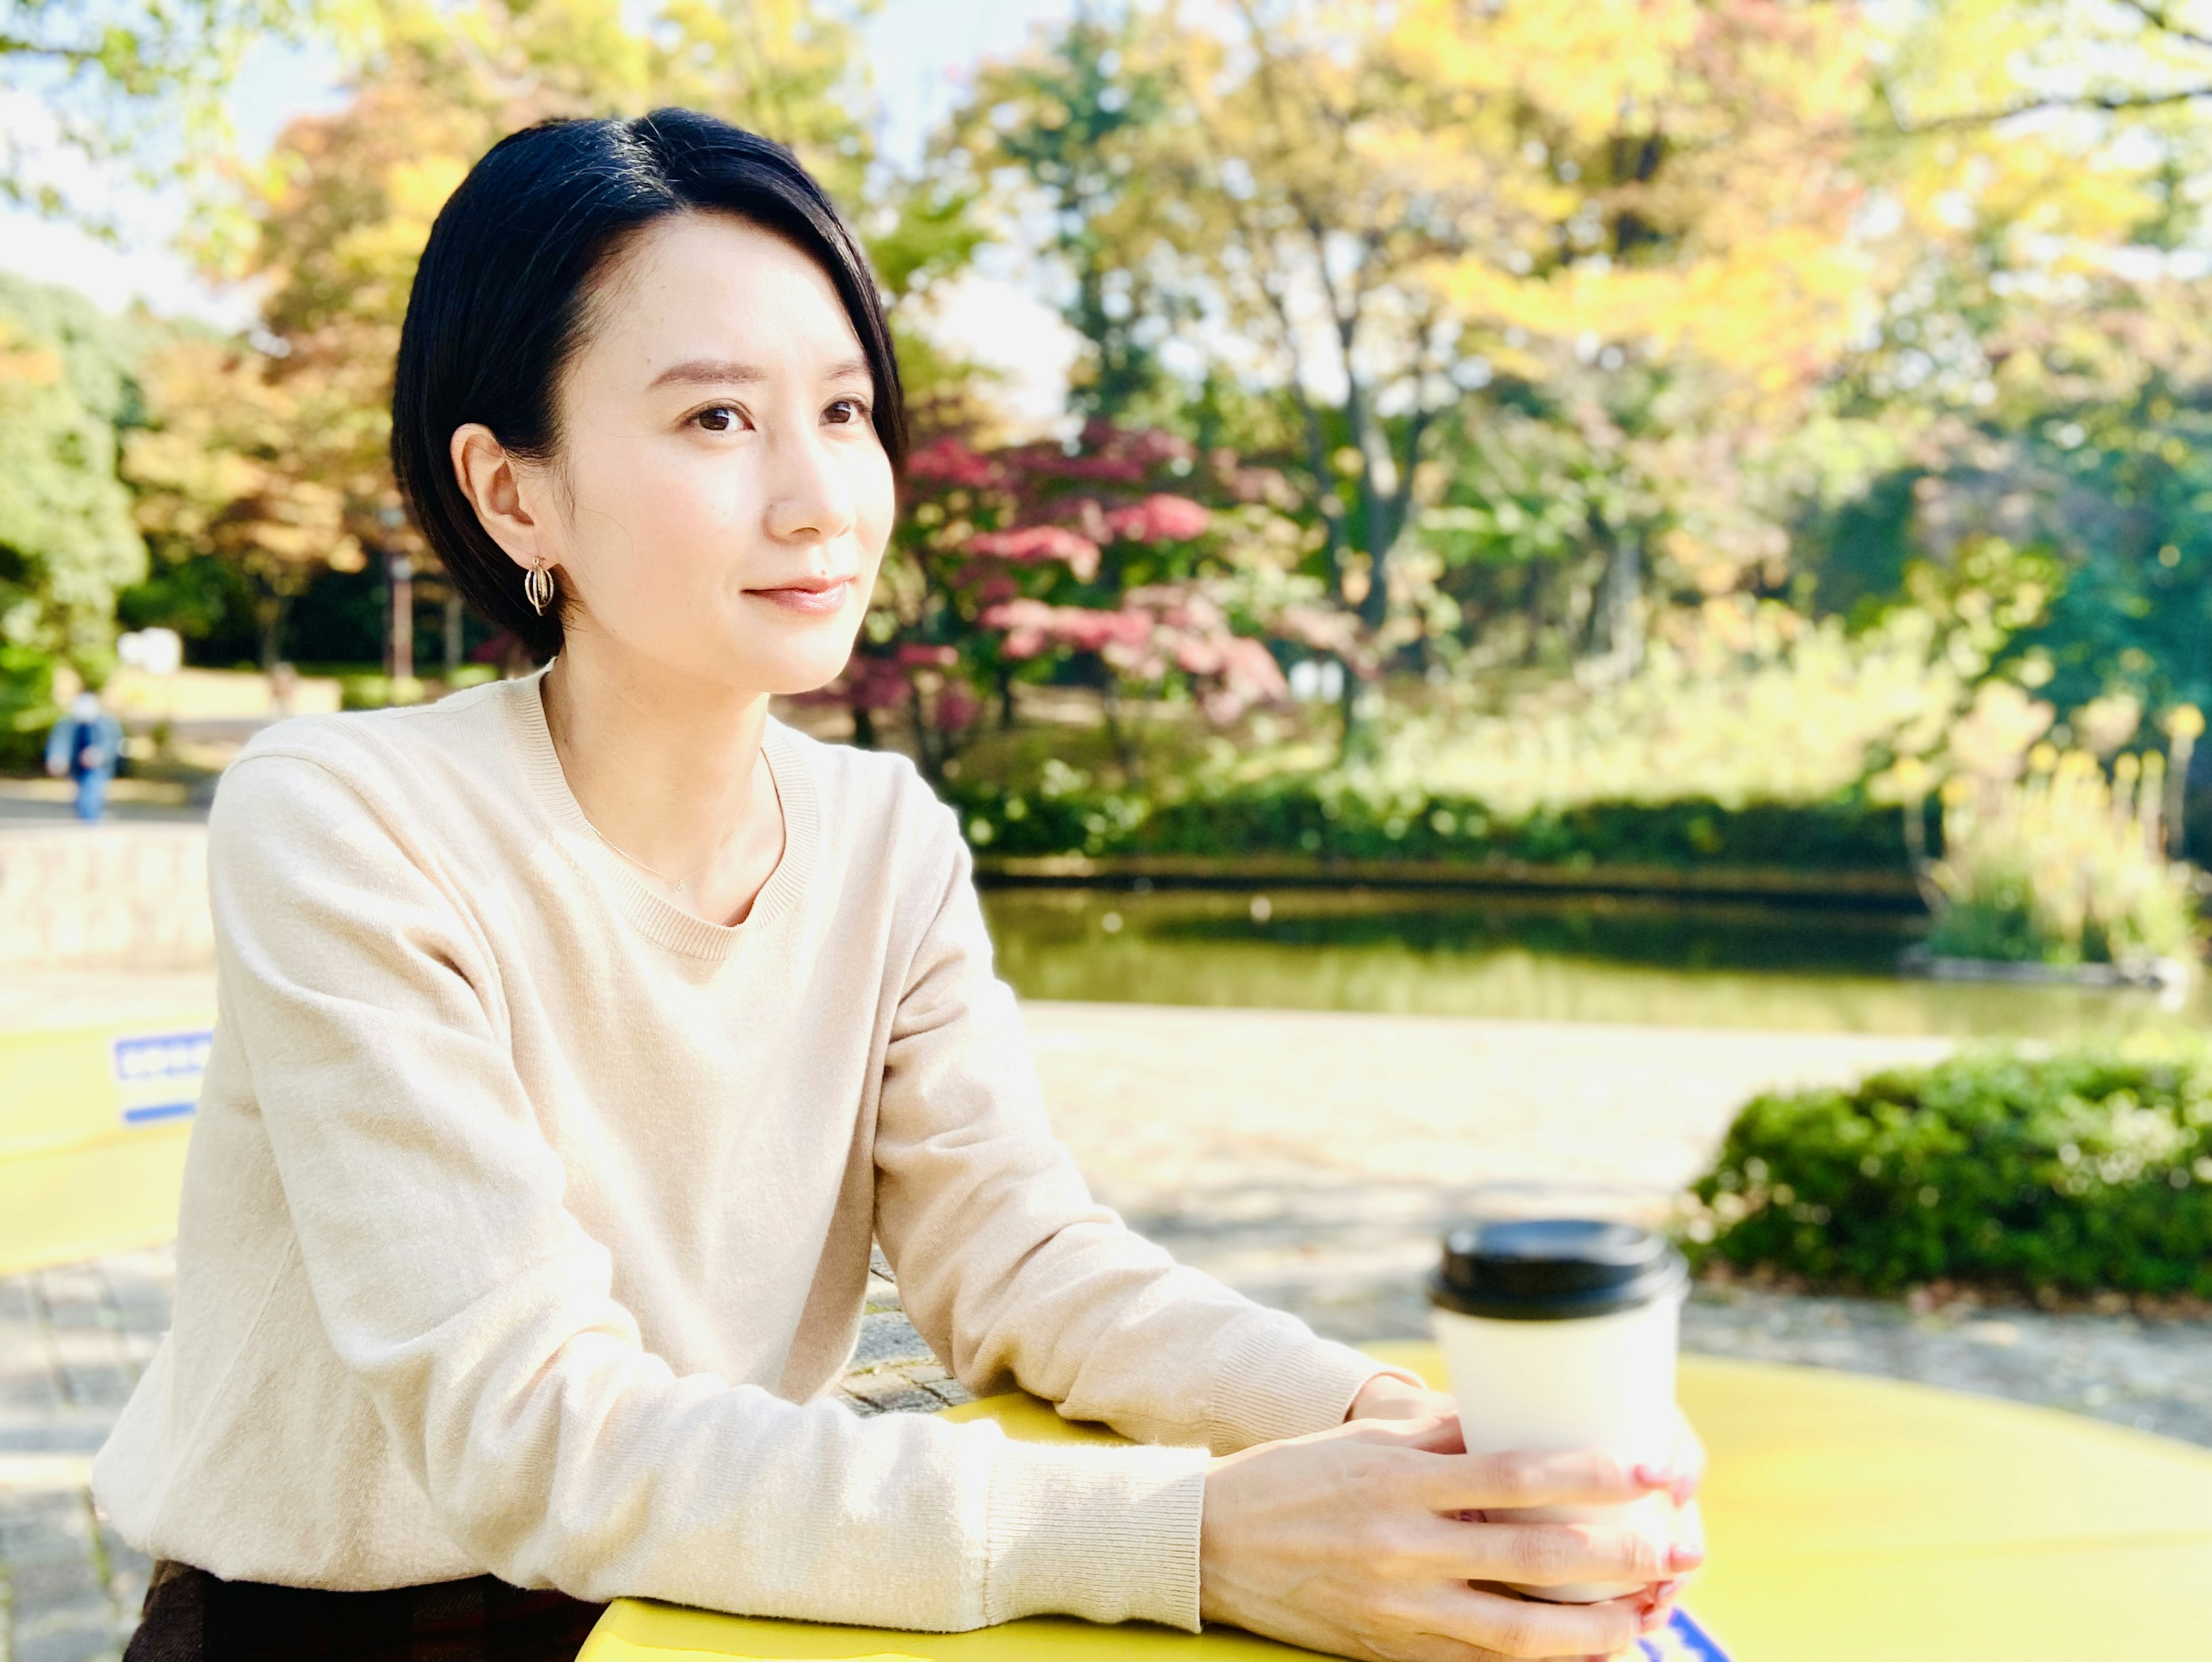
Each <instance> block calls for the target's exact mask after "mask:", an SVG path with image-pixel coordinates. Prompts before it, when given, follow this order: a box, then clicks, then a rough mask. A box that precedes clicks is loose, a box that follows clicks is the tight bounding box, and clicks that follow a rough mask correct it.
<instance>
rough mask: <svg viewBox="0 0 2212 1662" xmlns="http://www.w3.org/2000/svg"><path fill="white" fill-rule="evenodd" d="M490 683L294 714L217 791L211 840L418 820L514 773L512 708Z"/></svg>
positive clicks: (512, 693)
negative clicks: (265, 828)
mask: <svg viewBox="0 0 2212 1662" xmlns="http://www.w3.org/2000/svg"><path fill="white" fill-rule="evenodd" d="M525 691H529V692H532V693H533V694H534V688H533V687H532V685H531V684H530V683H529V682H526V681H506V682H499V681H495V682H491V683H489V684H488V685H483V686H477V687H471V688H469V689H467V690H466V691H462V692H457V693H453V694H451V695H449V696H448V697H445V698H441V699H440V700H439V701H438V702H437V703H435V704H417V705H410V706H404V707H399V708H394V709H376V710H351V711H347V712H345V713H343V714H342V715H295V716H292V717H290V718H289V719H288V720H285V721H278V722H276V723H274V724H272V725H271V726H269V727H266V728H263V729H262V730H261V731H260V732H259V733H258V734H255V735H254V736H253V737H252V739H251V740H248V741H247V743H246V746H245V747H244V748H243V749H242V750H241V751H240V752H239V755H238V758H237V760H235V761H234V762H233V763H232V764H231V765H230V767H229V769H228V770H227V771H226V772H225V773H224V775H223V777H222V783H221V784H220V785H219V786H218V787H217V788H216V807H215V813H214V815H213V822H214V823H213V825H212V826H211V828H210V829H211V831H213V832H214V833H215V834H217V835H221V834H222V831H224V830H225V829H226V828H228V829H230V830H232V831H234V833H235V832H236V831H240V830H245V829H249V828H251V827H252V826H257V825H266V824H268V823H269V822H270V821H271V820H277V821H282V820H288V819H295V818H298V817H300V816H302V815H306V816H309V817H327V816H328V815H330V814H331V813H346V814H347V815H348V816H349V817H360V816H361V814H362V811H363V810H366V811H367V813H368V816H369V817H374V818H381V817H384V816H386V815H387V814H388V815H395V816H398V817H401V818H408V819H412V818H419V817H421V816H422V815H423V814H425V813H439V812H441V811H443V810H451V809H454V808H459V807H462V806H463V804H464V803H465V801H466V800H467V799H468V798H470V797H471V796H474V795H476V794H478V793H479V792H481V791H483V789H485V788H488V787H489V788H498V786H497V782H498V781H500V780H501V779H503V778H504V776H506V775H507V773H508V772H509V771H510V770H512V768H513V752H514V742H513V735H512V733H511V731H510V728H511V726H512V723H513V719H514V715H515V709H514V703H515V700H516V699H517V698H518V697H520V695H521V694H522V693H523V692H525Z"/></svg>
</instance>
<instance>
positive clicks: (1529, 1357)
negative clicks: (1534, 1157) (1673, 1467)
mask: <svg viewBox="0 0 2212 1662" xmlns="http://www.w3.org/2000/svg"><path fill="white" fill-rule="evenodd" d="M1689 1285H1690V1279H1689V1270H1688V1267H1687V1266H1686V1264H1685V1263H1683V1261H1682V1255H1681V1254H1680V1253H1679V1252H1677V1251H1675V1250H1674V1247H1673V1246H1671V1245H1668V1243H1667V1241H1666V1240H1664V1239H1662V1238H1661V1237H1660V1236H1658V1235H1656V1234H1654V1233H1652V1232H1651V1231H1650V1230H1648V1229H1639V1228H1638V1227H1636V1226H1635V1225H1633V1224H1627V1223H1603V1222H1597V1221H1589V1220H1583V1219H1575V1218H1516V1219H1510V1220H1498V1221H1490V1222H1480V1223H1469V1224H1466V1225H1463V1226H1462V1227H1459V1228H1456V1229H1455V1230H1453V1231H1452V1232H1451V1233H1449V1235H1447V1236H1445V1238H1444V1251H1443V1263H1440V1264H1439V1265H1438V1266H1437V1270H1436V1273H1435V1274H1434V1275H1431V1277H1430V1279H1429V1304H1430V1306H1431V1308H1430V1312H1429V1319H1430V1322H1431V1325H1432V1326H1433V1328H1434V1330H1435V1332H1436V1336H1437V1345H1438V1346H1439V1347H1440V1348H1442V1349H1443V1355H1444V1365H1445V1367H1447V1368H1448V1369H1449V1371H1450V1374H1451V1385H1452V1393H1453V1395H1454V1396H1455V1397H1456V1398H1457V1399H1458V1402H1459V1417H1460V1424H1461V1426H1462V1428H1463V1429H1464V1431H1465V1432H1466V1435H1467V1450H1468V1453H1470V1454H1499V1453H1504V1452H1509V1451H1511V1450H1528V1451H1531V1452H1537V1453H1559V1452H1565V1451H1569V1450H1574V1449H1597V1450H1601V1451H1602V1452H1605V1453H1607V1454H1611V1455H1613V1456H1614V1457H1615V1458H1618V1459H1620V1460H1622V1461H1624V1462H1626V1463H1628V1464H1638V1465H1643V1464H1649V1465H1664V1464H1667V1463H1668V1461H1669V1460H1671V1458H1673V1454H1674V1426H1675V1417H1674V1359H1675V1355H1676V1351H1677V1348H1678V1346H1679V1340H1680V1329H1681V1316H1682V1300H1683V1299H1684V1298H1685V1296H1686V1294H1688V1291H1689ZM1672 1507H1673V1501H1672V1499H1671V1498H1670V1497H1669V1496H1668V1495H1664V1494H1654V1495H1648V1496H1646V1497H1645V1498H1644V1499H1643V1500H1640V1501H1631V1502H1628V1503H1626V1504H1623V1505H1618V1506H1554V1507H1522V1508H1520V1509H1518V1510H1516V1511H1511V1512H1506V1511H1486V1513H1484V1514H1483V1515H1484V1516H1485V1517H1486V1518H1490V1519H1510V1520H1514V1521H1522V1522H1529V1523H1602V1524H1613V1525H1620V1526H1621V1527H1624V1528H1628V1529H1642V1530H1645V1531H1650V1532H1652V1533H1654V1534H1657V1535H1660V1536H1662V1537H1663V1536H1664V1535H1665V1534H1666V1533H1667V1532H1668V1523H1669V1515H1668V1514H1669V1513H1670V1511H1671V1508H1672ZM1642 1586H1643V1584H1642V1583H1641V1582H1635V1581H1621V1582H1605V1581H1588V1582H1574V1583H1570V1584H1568V1585H1566V1586H1516V1587H1515V1588H1514V1591H1515V1592H1522V1593H1525V1594H1527V1595H1528V1596H1529V1597H1531V1598H1546V1599H1551V1600H1553V1601H1554V1602H1557V1603H1563V1604H1594V1603H1595V1602H1596V1601H1597V1600H1599V1599H1601V1598H1620V1597H1622V1596H1623V1595H1625V1594H1627V1593H1631V1592H1638V1591H1639V1590H1640V1589H1641V1588H1642Z"/></svg>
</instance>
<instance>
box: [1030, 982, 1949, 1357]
mask: <svg viewBox="0 0 2212 1662" xmlns="http://www.w3.org/2000/svg"><path fill="white" fill-rule="evenodd" d="M1028 1016H1029V1023H1030V1032H1031V1035H1032V1038H1033V1040H1034V1042H1035V1045H1036V1055H1037V1066H1038V1069H1039V1072H1040V1073H1041V1075H1042V1077H1043V1080H1044V1085H1045V1097H1046V1100H1047V1101H1048V1103H1049V1104H1050V1105H1051V1107H1052V1114H1053V1122H1054V1126H1055V1128H1056V1129H1058V1130H1059V1132H1060V1136H1061V1137H1062V1138H1063V1139H1064V1140H1065V1141H1066V1143H1067V1144H1068V1146H1069V1147H1070V1148H1073V1150H1074V1152H1075V1155H1076V1159H1077V1160H1079V1162H1080V1163H1081V1165H1082V1166H1083V1169H1084V1172H1085V1174H1086V1175H1087V1176H1088V1177H1089V1178H1090V1179H1091V1184H1092V1186H1093V1187H1094V1188H1095V1189H1096V1190H1097V1192H1098V1194H1099V1195H1100V1196H1101V1197H1102V1198H1103V1199H1104V1200H1105V1201H1106V1202H1107V1203H1108V1204H1109V1205H1111V1206H1114V1207H1115V1208H1118V1209H1119V1210H1120V1211H1121V1213H1122V1214H1123V1215H1125V1216H1126V1217H1127V1218H1128V1219H1129V1220H1130V1221H1131V1222H1132V1223H1133V1224H1135V1225H1136V1226H1137V1227H1139V1229H1141V1230H1143V1231H1144V1232H1145V1233H1146V1234H1148V1235H1151V1236H1152V1238H1153V1239H1157V1240H1159V1241H1161V1242H1163V1243H1164V1244H1165V1245H1168V1246H1169V1247H1170V1248H1171V1249H1172V1250H1173V1251H1175V1252H1176V1255H1177V1256H1178V1257H1182V1258H1183V1259H1184V1260H1185V1261H1186V1262H1188V1263H1194V1264H1196V1265H1198V1266H1199V1267H1200V1268H1201V1269H1206V1270H1209V1271H1211V1272H1212V1273H1213V1274H1215V1275H1219V1276H1220V1277H1221V1278H1222V1279H1223V1280H1225V1281H1226V1282H1230V1283H1231V1285H1232V1286H1235V1287H1238V1288H1243V1290H1244V1291H1246V1292H1249V1293H1250V1294H1253V1295H1254V1296H1255V1297H1256V1298H1261V1299H1264V1300H1267V1301H1268V1302H1269V1303H1271V1304H1277V1305H1280V1306H1284V1307H1285V1308H1288V1309H1291V1310H1295V1311H1297V1312H1298V1313H1299V1314H1300V1315H1302V1316H1304V1317H1305V1318H1306V1319H1307V1320H1309V1321H1310V1322H1312V1323H1313V1324H1315V1325H1316V1327H1319V1328H1321V1329H1322V1330H1324V1331H1328V1332H1333V1333H1334V1334H1337V1335H1338V1336H1341V1337H1344V1338H1346V1339H1350V1340H1354V1341H1358V1340H1366V1339H1376V1338H1384V1337H1389V1336H1394V1335H1398V1334H1402V1333H1406V1332H1411V1331H1418V1330H1419V1328H1420V1325H1421V1323H1422V1320H1423V1317H1422V1314H1421V1306H1420V1300H1419V1290H1418V1289H1419V1277H1420V1275H1421V1274H1422V1272H1423V1271H1424V1270H1425V1269H1426V1268H1427V1267H1428V1264H1429V1263H1430V1262H1431V1258H1432V1257H1433V1255H1434V1253H1435V1251H1436V1244H1437V1237H1438V1235H1439V1234H1440V1233H1441V1232H1442V1231H1443V1227H1445V1226H1446V1225H1447V1224H1448V1223H1449V1222H1450V1221H1452V1220H1453V1219H1455V1218H1456V1217H1460V1216H1462V1215H1465V1214H1466V1212H1467V1210H1468V1207H1469V1205H1470V1203H1471V1202H1474V1200H1475V1198H1476V1197H1477V1196H1479V1195H1480V1196H1483V1197H1484V1198H1485V1199H1486V1200H1488V1201H1490V1202H1493V1203H1495V1202H1498V1200H1499V1199H1500V1198H1501V1191H1502V1192H1503V1197H1504V1198H1505V1199H1506V1200H1507V1201H1508V1202H1509V1203H1510V1201H1511V1200H1512V1199H1513V1198H1515V1196H1513V1194H1512V1191H1513V1190H1516V1189H1518V1190H1523V1191H1524V1192H1525V1191H1528V1190H1537V1191H1540V1192H1541V1193H1548V1194H1549V1195H1550V1196H1552V1197H1553V1199H1555V1200H1558V1201H1559V1202H1561V1203H1565V1204H1577V1205H1583V1206H1595V1207H1597V1208H1601V1210H1603V1211H1604V1212H1606V1213H1607V1214H1608V1215H1610V1214H1614V1213H1624V1214H1628V1215H1645V1216H1658V1215H1663V1214H1664V1212H1665V1210H1666V1208H1667V1206H1668V1203H1669V1202H1670V1200H1671V1198H1672V1196H1674V1195H1675V1194H1676V1193H1678V1192H1679V1191H1680V1189H1681V1188H1682V1186H1683V1185H1684V1184H1686V1183H1688V1182H1689V1181H1690V1180H1691V1179H1692V1178H1695V1177H1696V1176H1697V1175H1698V1174H1699V1172H1700V1171H1701V1170H1702V1169H1703V1168H1704V1166H1705V1162H1706V1161H1707V1160H1708V1159H1709V1158H1710V1156H1711V1153H1712V1151H1713V1149H1714V1148H1715V1147H1716V1146H1717V1144H1718V1142H1719V1140H1720V1138H1721V1136H1722V1135H1723V1132H1725V1130H1726V1129H1727V1128H1728V1124H1729V1120H1730V1119H1731V1118H1732V1117H1733V1116H1734V1114H1735V1111H1736V1109H1737V1108H1738V1107H1740V1106H1741V1105H1742V1104H1743V1102H1744V1101H1745V1100H1746V1099H1747V1098H1749V1097H1750V1096H1752V1095H1753V1094H1754V1093H1757V1092H1758V1091H1759V1090H1762V1089H1765V1088H1768V1087H1775V1086H1781V1085H1790V1084H1811V1083H1815V1082H1825V1081H1840V1080H1844V1079H1849V1078H1853V1077H1856V1076H1857V1075H1860V1074H1862V1073H1864V1072H1866V1071H1868V1070H1869V1069H1872V1068H1879V1067H1883V1066H1887V1065H1891V1064H1894V1063H1898V1062H1921V1061H1929V1060H1932V1059H1934V1058H1936V1057H1937V1056H1942V1055H1943V1054H1945V1053H1946V1052H1947V1051H1948V1049H1949V1046H1948V1042H1947V1041H1944V1040H1941V1039H1927V1038H1877V1037H1869V1036H1865V1035H1859V1034H1849V1033H1787V1032H1712V1031H1699V1030H1690V1029H1682V1028H1660V1027H1633V1026H1595V1025H1583V1024H1570V1023H1563V1022H1529V1021H1472V1020H1457V1019H1453V1018H1449V1017H1438V1016H1389V1015H1372V1014H1349V1013H1337V1012H1329V1011H1276V1010H1223V1009H1194V1008H1168V1007H1164V1006H1150V1005H1132V1004H1032V1005H1030V1006H1029V1007H1028ZM1529 1197H1530V1198H1534V1197H1535V1196H1529Z"/></svg>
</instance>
